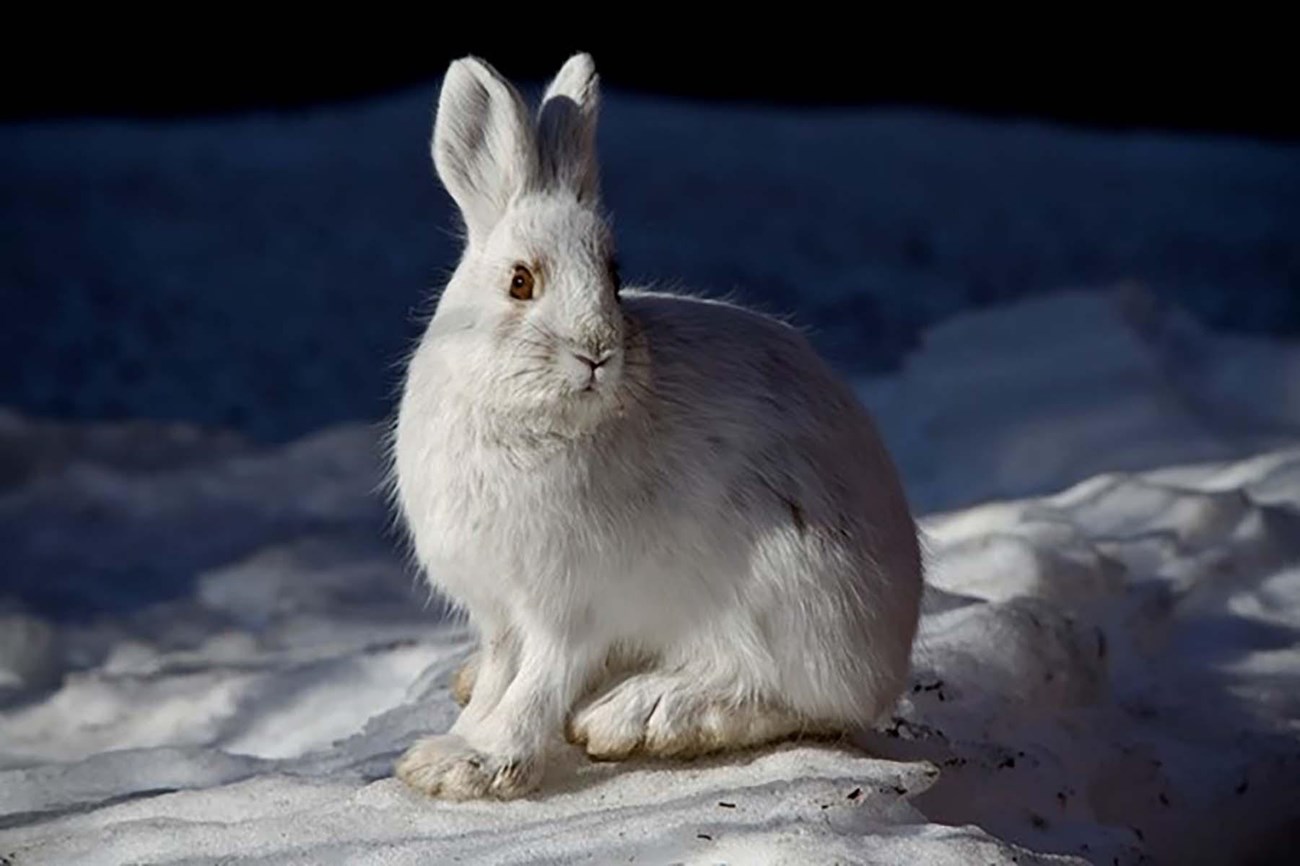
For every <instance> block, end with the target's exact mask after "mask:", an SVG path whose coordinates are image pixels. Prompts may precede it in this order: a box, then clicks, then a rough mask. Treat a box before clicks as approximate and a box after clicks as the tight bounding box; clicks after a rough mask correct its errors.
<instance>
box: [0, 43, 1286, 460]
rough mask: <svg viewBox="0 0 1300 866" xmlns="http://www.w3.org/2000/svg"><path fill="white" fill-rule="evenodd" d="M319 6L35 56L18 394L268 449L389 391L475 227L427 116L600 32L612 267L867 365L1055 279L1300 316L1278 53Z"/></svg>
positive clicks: (1233, 318)
mask: <svg viewBox="0 0 1300 866" xmlns="http://www.w3.org/2000/svg"><path fill="white" fill-rule="evenodd" d="M309 29H310V33H311V35H310V36H309V35H307V30H302V31H299V30H296V29H295V28H294V27H293V26H292V22H288V23H281V24H280V25H279V26H273V25H271V24H269V23H266V22H259V23H258V25H257V26H249V27H246V28H245V27H240V28H238V29H236V28H234V27H232V26H231V25H230V22H224V23H214V24H209V23H206V22H205V23H204V24H203V25H202V26H200V25H198V24H195V23H192V22H181V21H167V20H163V19H160V20H157V21H153V22H151V23H150V25H149V27H147V28H146V27H143V26H142V27H141V28H139V29H138V30H134V31H133V30H131V29H130V28H129V27H126V26H117V27H115V28H114V29H113V30H112V32H111V34H109V33H105V34H102V35H101V34H100V33H99V32H97V31H96V28H95V26H94V25H86V26H85V27H84V29H81V30H79V33H78V36H77V37H76V38H75V39H73V40H72V41H71V42H68V43H59V44H58V45H57V47H56V46H55V45H54V44H51V45H50V46H49V49H48V50H42V51H36V52H33V53H32V56H31V57H29V58H26V59H24V60H23V61H22V64H23V65H22V66H21V67H19V66H17V65H15V67H14V71H15V73H16V77H14V78H11V80H13V81H15V82H16V86H12V87H7V88H6V90H5V95H4V106H3V116H4V123H3V127H2V128H0V224H3V226H4V232H3V234H0V299H2V300H3V306H4V309H6V310H8V311H9V314H8V315H5V316H4V317H2V318H0V347H3V348H2V349H0V352H2V353H3V355H2V356H0V362H2V363H0V405H6V406H9V407H11V408H14V409H17V410H19V411H21V412H23V413H29V414H34V415H38V416H45V417H52V418H60V419H80V420H86V419H125V418H155V419H177V420H188V421H193V422H197V423H200V424H203V425H216V426H222V427H229V428H233V429H234V430H237V431H240V432H242V433H244V434H247V435H249V436H251V437H254V438H256V439H259V440H265V441H284V440H288V439H291V438H294V437H297V436H300V435H302V434H304V433H306V432H308V431H310V430H314V429H317V428H319V427H321V426H323V425H327V424H332V423H337V422H340V421H349V420H373V419H379V418H382V417H384V416H385V415H386V414H388V413H389V412H390V411H391V410H392V406H393V397H394V393H395V389H396V388H397V386H398V383H399V381H400V365H401V361H402V359H403V357H404V355H405V353H406V352H407V350H408V348H409V347H410V345H411V343H412V341H413V340H414V339H415V338H416V337H417V336H418V334H419V331H420V321H421V317H422V316H423V315H424V314H425V313H426V312H427V310H428V306H429V301H430V299H431V297H432V293H433V291H434V290H435V289H436V287H437V286H438V285H439V283H440V282H441V281H442V279H443V278H444V277H445V274H446V272H447V269H448V268H449V267H451V266H452V265H453V264H454V262H455V259H456V256H457V255H458V247H457V243H456V241H455V225H456V222H455V217H454V214H453V213H452V211H451V210H450V208H449V202H448V200H447V199H446V198H445V196H444V195H443V194H442V192H441V190H440V189H439V187H438V186H437V183H436V182H435V180H434V178H433V176H432V169H431V166H430V164H429V159H428V152H427V140H428V136H429V131H430V127H431V121H432V105H433V102H434V99H435V96H436V92H437V79H438V76H439V75H440V74H441V71H442V70H443V69H444V68H445V66H446V64H447V63H448V62H449V61H450V60H451V59H452V58H454V57H457V56H461V55H463V54H465V53H470V52H473V53H479V54H482V55H484V56H486V57H488V58H489V59H490V60H491V61H492V62H493V63H494V64H496V65H497V66H498V67H499V68H501V69H502V71H503V72H505V73H506V74H507V75H508V76H510V77H512V78H514V79H516V80H520V81H522V82H525V83H526V82H533V83H534V86H535V85H536V84H538V83H540V82H543V81H544V79H545V78H546V77H547V76H548V75H550V74H551V73H552V72H553V71H554V69H556V68H558V66H559V64H560V63H561V62H562V61H563V59H564V58H565V57H566V56H567V55H568V54H569V53H571V50H572V49H575V48H578V47H583V48H585V49H587V50H591V51H592V52H593V53H594V54H595V56H596V59H597V63H598V66H599V68H600V70H601V72H602V76H603V80H604V85H605V87H606V90H607V94H608V99H607V103H606V106H607V107H606V111H605V114H604V116H603V119H602V123H603V127H602V134H601V136H602V137H601V146H602V152H603V154H604V169H605V187H606V198H607V201H608V204H609V206H610V207H611V209H612V210H613V212H614V214H615V216H616V219H617V232H618V236H619V242H620V245H621V258H622V260H623V268H624V272H625V273H626V274H627V275H628V276H629V277H631V278H634V279H637V280H664V281H671V282H673V283H674V284H681V285H685V286H688V287H690V288H691V289H693V290H696V291H702V292H706V293H709V294H715V295H720V294H727V295H731V296H734V297H737V298H739V299H741V300H743V301H745V302H748V303H750V304H753V305H755V306H758V307H760V308H762V309H765V310H768V311H771V312H775V313H781V314H792V315H793V316H794V319H795V321H797V322H798V323H800V324H801V325H802V326H804V327H806V328H807V329H808V330H809V333H810V335H811V337H812V339H813V340H814V342H815V343H816V344H817V346H818V347H819V348H820V349H821V350H822V351H823V352H824V353H825V354H827V355H828V356H829V357H830V358H831V360H832V361H833V362H834V363H835V364H836V365H838V366H839V367H840V368H841V369H842V370H844V371H845V372H846V373H848V374H850V375H854V376H860V377H875V376H880V375H886V374H891V373H894V372H897V371H898V370H899V369H900V366H901V365H902V364H903V363H904V361H905V358H906V357H907V356H908V353H909V352H913V351H915V350H916V349H917V347H918V345H919V344H920V342H921V337H922V335H923V334H924V333H925V331H926V329H928V328H931V327H933V326H936V325H938V324H940V323H942V322H945V321H947V320H949V319H951V318H952V317H953V316H955V315H957V314H959V313H961V312H963V311H968V310H975V309H985V308H990V307H995V306H997V305H1002V304H1006V303H1008V302H1011V301H1014V300H1016V299H1021V298H1024V297H1026V296H1031V295H1035V294H1039V293H1046V292H1054V291H1059V290H1062V289H1083V290H1086V291H1093V290H1109V289H1110V288H1113V287H1114V286H1116V285H1120V284H1124V285H1128V286H1140V287H1141V288H1142V291H1143V292H1144V293H1145V295H1146V296H1148V297H1149V298H1153V299H1155V300H1156V301H1158V302H1159V303H1162V304H1163V303H1172V304H1174V305H1176V306H1177V308H1178V309H1180V310H1185V311H1186V312H1187V313H1188V314H1189V315H1190V316H1191V317H1192V319H1193V320H1194V321H1195V322H1198V323H1201V324H1203V325H1207V326H1209V327H1212V328H1214V329H1216V330H1217V331H1222V332H1225V333H1234V334H1245V335H1264V336H1267V337H1286V336H1290V335H1294V334H1295V333H1296V332H1297V331H1300V158H1298V157H1297V148H1296V143H1297V140H1298V139H1297V134H1298V130H1297V113H1296V111H1295V109H1294V105H1288V104H1287V102H1288V99H1287V98H1286V94H1285V93H1284V92H1283V91H1285V90H1287V89H1289V88H1286V87H1284V86H1283V85H1282V84H1281V82H1283V81H1284V80H1285V75H1284V74H1283V73H1284V70H1283V69H1282V68H1281V66H1280V64H1281V63H1282V60H1283V59H1284V55H1271V54H1270V53H1269V52H1267V51H1259V52H1256V53H1254V54H1253V56H1251V57H1250V58H1249V59H1246V60H1243V59H1241V58H1237V59H1234V60H1232V61H1231V62H1228V61H1227V60H1226V59H1224V58H1222V57H1220V56H1218V55H1215V54H1211V53H1205V52H1202V51H1200V49H1199V48H1193V47H1190V46H1189V47H1188V49H1187V50H1185V51H1183V52H1182V54H1181V56H1175V54H1176V52H1177V49H1176V48H1174V49H1171V48H1170V46H1169V45H1162V46H1161V50H1160V51H1159V52H1156V51H1153V50H1152V48H1151V47H1150V46H1149V45H1148V46H1141V45H1137V46H1133V47H1131V48H1119V47H1114V46H1113V47H1111V48H1108V49H1107V50H1106V51H1097V52H1093V51H1091V49H1090V50H1089V53H1087V54H1084V53H1082V52H1080V53H1079V54H1078V55H1076V56H1070V54H1069V53H1068V52H1061V51H1056V50H1055V49H1053V50H1051V51H1043V52H1040V53H1038V54H1035V55H1033V56H1031V55H1030V54H1028V53H1026V52H1024V51H1023V50H1021V51H1007V50H1005V49H1001V48H999V49H996V50H995V49H993V48H986V49H983V50H977V49H976V48H975V47H973V46H968V47H967V50H964V51H961V52H953V51H950V50H939V49H935V48H929V49H918V50H916V51H914V52H908V51H895V50H892V46H891V45H890V40H889V39H888V38H887V37H884V36H875V37H871V38H867V37H863V38H861V39H857V38H850V39H846V40H845V41H844V42H843V43H842V44H828V43H826V42H825V41H817V42H815V43H814V42H807V43H800V42H799V40H797V39H794V38H790V39H787V40H785V41H784V44H780V45H779V46H778V45H776V44H775V43H769V44H761V43H758V42H756V41H754V40H753V39H750V38H743V39H742V38H733V39H727V40H722V41H719V42H716V43H711V44H708V45H707V46H705V47H696V48H692V47H680V46H673V47H672V48H671V49H669V48H665V47H664V46H661V45H660V46H655V47H653V48H650V47H647V48H637V49H630V48H629V47H628V46H627V45H626V44H625V43H624V42H622V41H615V40H610V39H593V40H588V41H581V42H580V40H579V39H578V38H576V37H572V36H565V37H561V38H551V37H547V36H545V35H543V34H539V33H536V32H530V33H529V34H528V35H527V37H526V38H525V37H523V36H519V37H518V38H516V37H514V36H509V37H501V38H499V39H498V38H496V37H493V38H489V39H468V38H460V37H444V36H440V35H433V36H429V37H425V36H424V31H425V30H427V29H429V28H427V27H424V26H416V25H414V24H412V23H410V22H401V21H398V22H395V23H394V24H393V25H392V26H389V27H387V28H384V29H378V28H367V27H364V26H358V25H355V24H354V23H353V22H351V21H342V20H330V19H328V18H326V19H323V20H322V21H313V24H312V27H311V28H309ZM831 29H833V28H831ZM403 31H407V32H403ZM14 32H15V34H17V33H21V32H23V31H21V30H17V29H16V30H15V31H14ZM27 33H28V35H30V36H32V37H33V38H35V39H37V40H38V42H39V39H40V37H41V36H42V35H43V33H42V32H41V31H40V29H39V28H36V29H30V30H28V31H27ZM1273 57H1277V58H1278V59H1277V61H1276V63H1274V61H1273V59H1272V58H1273ZM17 73H22V74H21V75H17Z"/></svg>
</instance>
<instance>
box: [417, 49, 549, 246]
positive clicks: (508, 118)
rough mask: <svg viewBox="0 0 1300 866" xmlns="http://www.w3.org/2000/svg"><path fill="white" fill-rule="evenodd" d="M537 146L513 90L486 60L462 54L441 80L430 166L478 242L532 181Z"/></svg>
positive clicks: (472, 241) (473, 239) (473, 237)
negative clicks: (462, 56)
mask: <svg viewBox="0 0 1300 866" xmlns="http://www.w3.org/2000/svg"><path fill="white" fill-rule="evenodd" d="M536 154H537V148H536V146H535V145H534V143H533V132H532V124H531V123H530V121H529V119H528V111H527V109H526V108H525V107H524V101H523V99H522V98H521V97H520V96H519V92H518V91H517V90H515V89H514V87H512V86H511V85H510V82H508V81H506V80H505V79H504V78H502V77H501V75H500V74H499V73H498V72H497V71H496V70H495V69H493V68H492V67H491V66H489V65H488V64H486V63H484V62H483V61H482V60H479V59H478V58H477V57H466V58H463V59H461V60H457V61H455V62H454V63H452V64H451V67H450V68H449V69H448V70H447V75H446V77H445V78H443V80H442V94H441V96H439V97H438V118H437V120H436V121H435V122H434V127H433V164H434V165H435V166H436V167H437V169H438V177H439V178H440V179H441V180H442V185H443V186H445V187H446V188H447V192H449V193H451V197H452V198H453V199H455V200H456V204H457V205H458V206H459V207H460V212H461V215H462V216H463V217H464V218H465V227H466V228H467V229H468V230H469V242H470V245H471V246H475V245H478V244H481V243H482V242H483V240H484V239H485V238H486V237H487V235H488V233H489V232H491V231H492V228H493V226H495V225H496V224H497V221H498V220H500V219H501V216H502V214H504V213H505V210H506V206H507V205H509V203H510V200H511V198H513V197H514V196H515V195H517V194H518V193H519V192H521V191H522V190H523V189H524V188H525V187H526V186H528V185H530V184H533V183H535V182H536V179H537V155H536Z"/></svg>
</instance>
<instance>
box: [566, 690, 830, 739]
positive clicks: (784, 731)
mask: <svg viewBox="0 0 1300 866" xmlns="http://www.w3.org/2000/svg"><path fill="white" fill-rule="evenodd" d="M566 733H567V735H568V738H569V741H570V742H572V743H575V744H578V745H581V746H583V747H584V748H586V750H587V754H588V755H590V756H591V757H592V758H595V759H597V760H606V761H608V760H621V759H623V758H627V757H630V756H632V755H634V754H643V755H649V756H654V757H671V758H692V757H696V756H699V755H707V754H711V753H714V752H723V751H731V750H736V749H747V748H752V747H754V746H760V745H763V744H765V743H772V742H776V741H778V740H785V739H794V738H798V737H803V736H809V737H818V738H825V737H832V736H836V735H837V734H838V733H839V731H837V730H834V729H833V726H829V725H818V724H813V723H810V722H809V721H808V720H807V719H805V718H802V717H800V716H799V715H797V714H796V713H794V712H791V711H789V710H787V709H785V708H783V707H781V706H779V705H776V704H774V703H770V702H765V701H760V700H742V701H736V700H735V699H734V698H733V697H730V696H728V695H725V694H723V693H722V692H720V691H713V690H709V689H708V688H706V687H704V686H702V685H701V684H700V682H699V680H698V678H695V677H691V676H688V675H686V674H665V673H654V672H651V673H643V674H637V675H635V676H632V677H629V678H627V679H625V680H622V681H621V682H618V683H616V684H615V685H613V686H612V687H610V688H609V689H607V690H605V691H603V692H599V693H597V694H595V695H593V696H591V697H590V698H589V699H588V700H587V701H585V702H583V703H581V704H579V705H578V707H577V709H575V710H574V712H573V715H572V716H571V717H570V720H569V724H568V727H567V730H566Z"/></svg>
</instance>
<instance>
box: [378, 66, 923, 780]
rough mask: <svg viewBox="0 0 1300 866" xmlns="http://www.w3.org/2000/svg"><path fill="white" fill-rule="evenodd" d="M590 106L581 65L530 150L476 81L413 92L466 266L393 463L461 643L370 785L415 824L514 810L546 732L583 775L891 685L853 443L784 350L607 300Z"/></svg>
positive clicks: (826, 375) (898, 654)
mask: <svg viewBox="0 0 1300 866" xmlns="http://www.w3.org/2000/svg"><path fill="white" fill-rule="evenodd" d="M597 93H598V88H597V79H596V75H595V70H594V67H593V66H592V63H591V59H590V58H589V57H587V56H586V55H578V56H576V57H574V58H572V59H570V60H569V61H568V63H566V64H565V66H564V68H563V69H562V70H561V72H560V74H559V76H557V78H556V81H555V82H554V83H553V84H552V85H551V87H550V88H549V89H548V91H547V96H546V98H545V100H544V102H543V105H542V107H541V110H540V121H539V122H538V123H536V124H535V123H533V122H532V121H530V120H528V118H527V115H526V114H525V113H524V110H523V108H522V105H523V103H522V100H521V99H520V98H519V96H518V94H517V93H516V92H515V90H514V89H513V88H512V87H511V86H510V85H509V84H508V83H507V82H505V81H504V80H503V79H501V77H500V76H499V75H497V73H496V72H495V71H493V70H492V69H491V68H490V67H489V66H487V65H486V64H485V63H482V62H481V61H479V60H475V59H465V60H459V61H457V62H455V63H454V64H452V66H451V69H450V70H449V71H448V73H447V77H446V80H445V81H444V84H443V91H442V96H441V99H440V102H439V110H438V117H437V122H436V126H435V130H434V141H433V152H434V158H435V162H436V164H437V168H438V173H439V176H440V177H441V179H442V181H443V183H444V184H445V185H446V187H447V189H448V190H449V191H450V193H451V195H452V197H453V198H454V199H455V200H456V202H457V204H458V205H459V206H460V208H461V212H462V214H463V215H464V218H465V222H466V225H467V228H468V243H467V247H466V250H465V255H464V258H463V259H462V261H461V262H460V265H459V266H458V267H457V269H456V272H455V274H454V275H453V276H452V278H451V280H450V282H449V283H448V285H447V287H446V290H445V291H444V293H443V295H442V297H441V299H440V301H439V304H438V308H437V312H436V314H435V315H434V318H433V320H432V322H431V323H430V325H429V328H428V331H427V333H426V334H425V336H424V339H423V341H422V342H421V344H420V346H419V348H418V349H417V351H416V352H415V355H414V357H413V358H412V359H411V363H410V369H409V374H408V378H407V382H406V388H405V392H404V395H403V399H402V404H401V410H400V413H399V417H398V421H397V427H396V438H395V468H396V482H397V494H398V499H399V502H400V506H401V510H402V513H403V515H404V517H405V520H406V524H407V526H408V528H409V530H410V533H411V538H412V540H413V543H414V549H415V553H416V556H417V558H418V560H419V563H420V564H421V566H422V567H423V568H424V569H425V571H426V573H427V575H428V578H429V580H430V581H431V582H432V583H433V585H434V586H435V587H437V588H438V589H439V590H441V591H442V592H443V593H445V594H446V595H447V596H448V597H449V598H450V599H452V600H453V601H454V602H456V603H457V604H458V605H460V606H461V607H463V608H464V610H465V611H467V612H468V614H469V618H470V620H471V621H472V622H473V624H474V625H475V626H476V627H477V628H478V630H479V632H480V634H481V650H480V654H479V657H478V659H477V661H476V662H475V665H476V670H475V671H474V672H473V677H474V681H473V689H472V696H471V697H470V700H469V703H468V705H467V706H466V708H465V710H464V711H463V713H462V715H461V716H460V718H459V720H458V721H457V722H456V724H455V725H454V726H453V728H452V730H451V732H450V733H449V734H446V735H443V736H441V737H432V738H428V739H426V740H423V741H421V742H420V743H418V744H416V745H415V746H414V747H412V749H411V750H410V751H409V752H408V753H407V754H406V755H405V756H404V757H403V759H402V760H401V761H400V762H399V765H398V774H399V775H400V776H402V778H404V779H406V781H408V782H409V783H410V784H412V785H413V786H415V787H417V788H419V789H421V790H424V791H426V792H428V793H431V794H436V795H439V796H444V797H449V798H463V797H477V796H498V797H511V796H517V795H520V794H523V793H526V792H527V791H529V790H531V789H532V788H534V787H535V786H536V785H537V782H538V779H539V778H540V774H541V767H542V763H543V758H544V755H545V752H546V749H547V747H548V745H550V744H551V743H552V742H555V741H557V740H558V737H559V734H560V733H561V732H562V731H563V730H564V726H565V724H566V721H567V722H568V724H569V732H570V736H571V737H572V738H574V739H576V740H578V741H580V742H584V743H586V744H587V747H588V751H589V752H591V753H592V754H593V755H597V756H602V757H619V756H623V755H626V754H629V753H631V752H633V751H637V750H643V751H646V752H650V753H654V754H670V755H682V754H694V753H699V752H703V751H712V750H717V749H724V748H739V747H743V746H747V745H753V744H757V743H761V742H766V741H769V740H773V739H777V738H781V737H786V736H791V735H794V734H798V733H800V732H833V731H844V730H849V729H853V728H857V727H860V726H865V725H869V724H871V723H872V722H873V721H874V720H875V719H876V718H877V717H878V716H879V715H880V714H881V713H882V712H884V711H886V710H887V709H888V708H889V707H890V705H891V704H892V703H893V701H894V700H895V698H896V697H897V695H898V693H899V691H900V689H901V688H902V686H903V683H904V680H905V677H906V674H907V667H908V659H909V655H910V649H911V644H912V639H913V636H914V634H915V631H916V625H917V616H918V606H919V598H920V592H921V565H920V557H919V553H918V547H917V539H916V530H915V526H914V524H913V522H912V518H911V516H910V514H909V512H908V508H907V503H906V501H905V499H904V496H903V492H902V489H901V487H900V484H899V481H898V478H897V476H896V473H895V470H894V468H893V465H892V464H891V462H890V460H889V457H888V456H887V454H886V453H885V450H884V448H883V446H882V445H881V442H880V440H879V438H878V436H877V434H876V432H875V430H874V428H873V426H872V424H871V421H870V420H869V418H868V417H867V415H866V414H865V412H864V411H863V410H862V408H861V407H860V406H859V404H858V403H857V402H856V400H855V399H854V397H853V395H852V394H851V392H850V391H849V390H848V389H847V388H846V387H844V386H843V385H842V384H841V383H840V382H838V381H837V380H836V379H835V377H834V376H833V375H832V374H831V372H830V371H829V370H828V369H827V367H826V366H825V365H824V364H823V362H822V361H821V360H820V359H819V358H818V357H817V356H816V355H815V354H814V353H813V351H812V350H811V349H810V348H809V346H808V344H807V343H806V341H805V340H804V339H803V337H802V336H801V335H800V334H799V333H797V332H796V331H795V330H793V329H792V328H790V327H788V326H787V325H785V324H782V323H781V322H778V321H775V320H773V319H771V318H768V317H765V316H761V315H758V314H756V313H753V312H750V311H747V310H745V309H742V308H740V307H737V306H733V305H731V304H727V303H721V302H716V301H707V300H700V299H696V298H690V297H683V296H676V295H670V294H660V293H654V292H647V291H632V290H624V291H622V292H621V293H620V292H618V291H617V286H616V285H615V279H616V277H615V276H614V273H613V270H612V268H611V265H610V262H611V256H612V254H613V240H612V237H611V234H610V231H609V228H608V225H607V223H606V221H605V219H604V217H603V215H602V213H601V211H600V209H599V203H598V201H597V198H596V197H597V191H598V181H597V174H598V172H597V168H596V165H597V163H596V155H595V143H594V139H595V135H594V130H595V116H596V106H597V100H598V95H597ZM517 262H522V263H525V264H527V265H528V266H529V267H530V268H532V269H533V270H534V271H535V273H537V275H538V279H537V293H536V296H535V298H534V299H533V300H531V301H518V300H514V299H512V298H511V297H510V296H509V294H508V287H509V282H510V278H511V275H512V273H513V267H514V265H515V263H517ZM580 354H581V355H585V356H587V357H588V358H592V359H595V358H607V360H606V361H605V363H604V364H603V365H602V366H600V367H599V368H597V369H596V370H595V372H594V373H593V372H592V370H591V369H590V367H589V365H588V364H587V363H585V362H583V361H581V360H580V359H579V358H578V355H580Z"/></svg>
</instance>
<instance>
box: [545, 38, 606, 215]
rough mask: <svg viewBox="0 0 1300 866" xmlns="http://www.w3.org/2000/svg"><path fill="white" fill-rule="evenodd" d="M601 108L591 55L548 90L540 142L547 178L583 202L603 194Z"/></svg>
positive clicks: (580, 57)
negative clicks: (599, 146) (598, 122)
mask: <svg viewBox="0 0 1300 866" xmlns="http://www.w3.org/2000/svg"><path fill="white" fill-rule="evenodd" d="M599 109H600V79H599V78H598V77H597V76H596V64H594V63H593V62H592V60H591V55H590V54H575V55H573V56H572V57H570V58H569V59H568V61H567V62H566V63H565V64H564V66H562V67H561V68H560V73H559V74H558V75H556V76H555V80H554V81H552V82H551V86H550V87H548V88H546V96H545V97H543V98H542V108H541V114H540V116H539V118H538V127H537V128H538V135H537V138H538V142H537V144H538V150H539V152H540V155H541V170H542V180H543V182H544V183H546V184H548V185H553V186H557V187H567V188H569V189H571V190H573V191H574V192H575V193H577V195H578V198H579V200H581V201H595V200H596V198H597V197H598V196H599V195H600V167H599V165H598V164H597V162H596V114H597V112H598V111H599Z"/></svg>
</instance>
